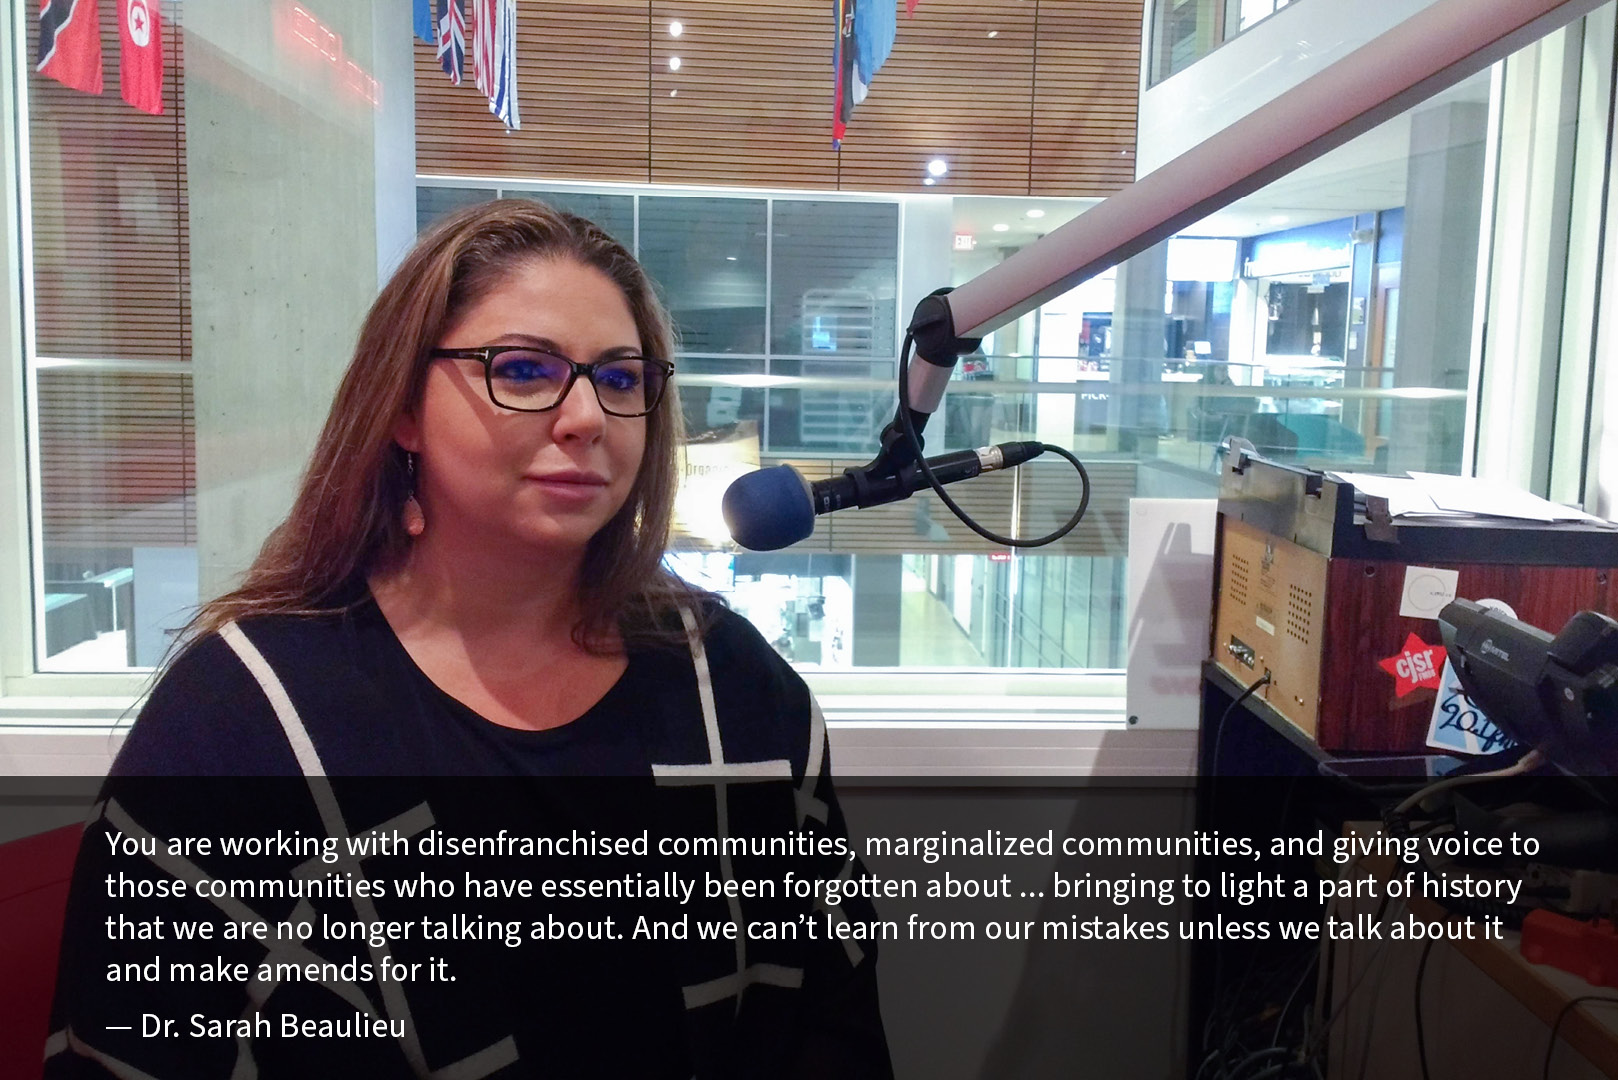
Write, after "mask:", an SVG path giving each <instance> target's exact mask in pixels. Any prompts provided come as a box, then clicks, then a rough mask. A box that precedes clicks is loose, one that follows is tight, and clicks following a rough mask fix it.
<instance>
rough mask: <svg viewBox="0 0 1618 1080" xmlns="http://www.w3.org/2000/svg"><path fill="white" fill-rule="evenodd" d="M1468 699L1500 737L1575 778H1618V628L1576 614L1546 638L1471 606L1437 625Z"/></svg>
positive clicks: (1462, 605) (1466, 603)
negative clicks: (1508, 738)
mask: <svg viewBox="0 0 1618 1080" xmlns="http://www.w3.org/2000/svg"><path fill="white" fill-rule="evenodd" d="M1438 625H1439V629H1440V630H1441V631H1442V633H1443V639H1444V648H1445V649H1446V650H1447V652H1448V659H1449V661H1450V663H1452V664H1454V665H1455V671H1456V674H1458V675H1459V676H1460V680H1461V685H1462V686H1464V687H1465V688H1466V693H1467V696H1468V697H1469V698H1470V699H1471V700H1472V702H1473V704H1475V705H1477V707H1478V708H1479V709H1481V710H1482V711H1483V712H1484V713H1485V714H1486V715H1488V716H1489V717H1490V719H1492V720H1493V721H1494V722H1495V724H1497V725H1498V726H1499V727H1500V728H1501V729H1502V730H1504V731H1505V733H1506V734H1507V735H1510V736H1511V737H1512V738H1514V739H1516V740H1517V741H1518V742H1520V743H1522V744H1523V745H1525V746H1531V747H1534V748H1535V749H1537V750H1539V751H1540V753H1542V754H1544V755H1545V757H1546V758H1548V759H1549V760H1550V761H1551V762H1552V763H1553V764H1555V765H1559V766H1561V767H1562V768H1564V769H1566V770H1568V771H1569V772H1572V773H1575V774H1578V775H1582V776H1591V775H1598V774H1604V775H1609V776H1610V775H1618V622H1614V621H1613V620H1612V619H1611V618H1609V617H1607V616H1606V615H1603V614H1601V613H1600V612H1597V611H1581V612H1579V613H1578V614H1576V615H1574V616H1573V617H1572V618H1571V619H1569V620H1568V622H1567V625H1565V626H1563V627H1562V629H1561V631H1560V632H1558V633H1557V634H1556V636H1555V637H1552V636H1551V635H1550V634H1548V633H1546V632H1545V631H1543V630H1541V629H1539V628H1538V627H1536V626H1530V625H1528V624H1527V623H1525V622H1520V621H1518V620H1517V619H1513V618H1511V617H1510V616H1508V615H1506V614H1505V613H1504V612H1502V611H1500V610H1499V609H1497V608H1490V607H1484V606H1482V605H1481V604H1476V603H1473V602H1472V601H1470V600H1460V599H1457V600H1454V601H1452V602H1451V603H1450V604H1448V605H1447V606H1446V607H1445V608H1444V610H1443V612H1442V613H1440V615H1439V617H1438Z"/></svg>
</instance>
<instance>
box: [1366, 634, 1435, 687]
mask: <svg viewBox="0 0 1618 1080" xmlns="http://www.w3.org/2000/svg"><path fill="white" fill-rule="evenodd" d="M1377 666H1378V667H1380V668H1381V669H1382V670H1383V671H1386V672H1387V673H1388V674H1389V675H1392V676H1393V677H1394V678H1395V679H1397V680H1398V682H1399V686H1398V689H1397V690H1396V691H1395V693H1394V696H1395V697H1404V696H1405V695H1406V694H1412V693H1414V692H1415V691H1417V690H1419V689H1421V688H1422V687H1423V686H1430V687H1432V688H1433V689H1435V690H1436V689H1438V685H1439V683H1440V682H1442V681H1443V680H1442V676H1443V671H1444V646H1442V645H1429V644H1427V643H1426V642H1425V641H1423V640H1421V638H1419V637H1417V636H1416V635H1415V634H1409V635H1407V636H1406V637H1405V647H1404V649H1403V650H1401V651H1400V652H1399V653H1398V654H1397V655H1395V656H1390V657H1388V658H1387V659H1386V660H1378V661H1377Z"/></svg>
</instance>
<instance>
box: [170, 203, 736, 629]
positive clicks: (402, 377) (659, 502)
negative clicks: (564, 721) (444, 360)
mask: <svg viewBox="0 0 1618 1080" xmlns="http://www.w3.org/2000/svg"><path fill="white" fill-rule="evenodd" d="M556 258H564V259H572V260H575V261H577V262H579V263H581V264H583V265H585V266H591V267H595V268H596V269H598V270H601V271H602V272H603V273H605V274H606V275H607V276H608V277H609V278H611V279H612V281H613V282H614V283H615V284H616V285H617V286H618V288H619V289H620V290H622V292H623V294H624V298H625V299H626V300H627V301H628V302H629V308H630V311H631V312H632V313H633V314H634V318H635V327H636V330H637V331H638V332H639V334H640V345H641V350H642V351H643V352H644V353H645V354H646V355H647V356H655V357H661V358H669V357H672V356H673V352H674V333H673V329H672V327H671V325H670V322H669V317H668V314H667V313H666V312H665V311H664V309H663V305H662V304H661V303H660V302H659V301H658V299H657V295H656V293H655V292H654V291H653V288H652V284H651V281H650V280H649V279H648V278H647V277H646V274H645V272H644V271H643V270H642V269H641V267H640V264H639V263H637V262H636V261H635V258H634V256H632V255H631V254H630V253H629V252H628V251H627V250H625V249H624V247H623V245H621V244H619V243H618V242H617V241H616V240H614V239H613V238H612V237H610V236H608V235H607V234H606V232H604V231H603V230H602V229H601V228H600V227H599V226H597V225H595V224H593V223H592V222H589V221H586V220H585V219H583V218H580V217H576V216H574V215H572V214H567V213H562V212H560V211H557V210H554V209H552V208H551V207H549V206H546V205H544V204H543V203H539V202H535V201H532V200H528V199H501V200H497V201H495V202H489V203H483V204H480V205H478V206H474V207H469V208H467V209H465V210H462V211H460V212H458V213H456V214H453V215H451V216H449V217H447V218H445V219H444V220H443V221H441V222H440V223H439V224H437V225H436V226H434V227H433V228H432V229H431V230H430V231H429V232H428V233H427V234H426V235H425V236H423V237H422V238H421V239H420V240H419V241H418V242H417V244H416V246H415V248H414V249H413V250H412V251H411V252H410V254H409V255H407V256H406V257H405V260H404V262H403V263H402V264H400V266H399V269H398V270H397V271H395V272H394V275H393V277H392V278H391V279H390V280H389V281H388V283H387V285H386V286H385V287H384V288H383V289H382V292H381V294H380V295H379V296H378V297H377V298H376V303H374V304H372V305H371V310H370V313H369V314H368V315H367V316H366V318H365V324H364V326H363V327H362V328H361V330H360V337H359V343H358V344H357V345H356V346H355V349H354V358H353V360H352V361H351V362H350V363H349V365H348V370H347V372H345V373H344V375H343V381H342V384H341V385H340V386H339V387H338V390H337V397H336V399H335V400H334V401H333V402H332V407H331V413H330V414H329V415H328V416H327V417H326V425H325V427H324V428H323V429H322V431H321V433H320V439H319V441H318V442H316V444H315V452H314V456H313V457H312V458H311V459H310V462H309V467H308V469H307V470H306V471H305V472H304V475H303V480H302V483H301V485H300V486H299V489H298V494H297V498H296V499H295V500H294V501H293V504H292V510H291V512H290V513H289V514H288V515H287V518H286V520H285V521H284V522H282V523H281V524H280V525H279V526H278V527H277V528H276V529H275V530H274V531H273V532H272V533H270V536H269V539H267V540H266V541H265V542H264V546H263V548H262V549H260V551H259V553H258V557H257V558H256V559H255V560H254V561H253V565H252V566H251V567H250V568H249V569H248V571H247V574H246V577H245V579H244V580H243V582H242V584H241V586H240V587H238V588H236V589H235V590H233V591H231V592H229V593H226V594H225V595H224V596H221V597H219V598H218V599H216V600H212V601H210V602H209V603H207V604H204V605H203V606H202V607H201V608H200V609H199V611H198V612H197V615H196V617H195V618H194V619H192V621H191V623H190V625H189V626H187V627H186V631H185V633H184V635H183V640H189V641H195V640H197V639H198V638H200V637H201V636H202V635H203V634H206V633H207V632H209V631H213V630H217V629H219V628H220V627H221V626H223V625H224V624H225V623H227V622H230V621H231V620H233V619H241V618H244V617H247V616H252V615H268V614H295V615H316V614H326V613H330V612H332V611H335V610H339V609H342V608H344V607H346V606H348V605H349V604H351V603H352V602H353V601H354V600H355V599H356V598H357V597H358V596H362V595H363V592H362V591H361V585H362V583H363V581H364V578H365V576H366V575H368V574H370V573H372V572H373V571H376V570H378V569H383V568H386V567H389V566H392V565H394V564H396V563H397V561H398V560H400V559H402V558H403V557H404V555H405V554H406V552H407V551H408V550H409V547H410V537H409V535H408V534H407V533H406V532H405V528H404V523H403V512H404V504H405V500H406V499H408V498H409V495H410V479H409V475H408V471H407V465H406V458H405V453H404V451H403V450H402V449H400V447H399V446H398V445H397V444H396V443H395V442H394V440H393V432H394V429H395V426H396V424H397V422H398V420H399V418H400V417H401V416H403V415H405V414H406V413H407V412H409V411H410V410H411V409H412V408H414V407H415V406H416V405H417V403H418V402H419V400H420V396H421V393H422V388H423V385H424V382H425V377H426V370H427V364H428V361H429V353H430V351H431V350H432V349H433V348H434V347H435V346H436V345H437V344H438V342H439V340H440V339H441V337H442V335H443V334H444V333H446V332H447V331H448V329H449V328H450V327H451V326H453V325H454V324H455V322H456V321H457V320H458V319H459V318H460V317H461V316H462V315H463V314H464V313H465V312H466V311H467V310H468V309H469V308H471V307H472V306H473V305H475V304H476V303H477V302H478V301H479V300H481V299H482V298H483V297H484V296H486V295H488V293H489V292H490V291H492V290H493V289H494V288H495V287H496V286H497V285H498V284H499V283H500V281H502V280H503V279H504V278H505V277H506V276H507V274H508V273H509V272H510V271H511V270H512V268H514V267H516V266H519V265H521V264H523V263H527V262H533V261H536V260H545V259H556ZM681 428H682V425H681V412H680V403H679V396H678V393H677V391H676V390H675V388H674V386H673V385H672V384H671V385H670V386H669V387H668V388H667V390H666V391H665V393H664V395H663V399H662V400H661V401H660V402H659V403H658V406H657V408H656V409H655V410H654V411H653V412H652V413H651V414H650V415H648V416H647V417H646V450H645V454H644V456H643V457H642V459H641V465H640V472H639V473H638V474H637V475H636V477H635V482H634V485H633V486H632V487H631V489H630V493H629V499H628V501H627V502H625V504H624V506H623V508H622V509H621V510H619V512H618V513H617V514H616V515H615V516H614V517H613V518H612V520H610V521H609V522H607V524H606V525H605V526H603V527H602V529H601V531H600V532H598V533H597V534H596V535H595V536H594V537H593V538H592V539H591V540H590V543H589V545H588V547H587V548H586V550H585V556H584V562H583V564H582V566H581V568H580V575H579V580H580V589H581V592H582V595H581V597H580V599H581V601H582V603H581V605H580V608H581V610H582V611H583V613H584V614H583V617H582V619H581V621H580V623H579V624H578V625H577V626H575V627H574V630H573V638H574V640H575V641H576V642H578V643H579V644H580V645H581V646H582V647H584V648H586V649H589V650H591V651H593V652H601V651H603V650H604V649H606V648H607V647H609V645H610V643H611V642H612V641H613V640H614V639H615V638H617V637H620V636H621V638H622V640H623V641H624V642H625V644H651V643H660V642H669V641H671V640H672V639H673V638H675V637H678V636H682V635H680V634H679V632H678V631H677V627H678V620H677V619H675V620H673V621H672V622H671V620H670V615H671V614H672V612H673V611H674V609H675V607H676V606H678V605H679V604H681V603H686V604H691V605H693V606H695V607H697V609H698V610H699V611H700V610H701V605H700V604H697V603H696V601H697V600H698V599H699V598H700V597H701V596H703V595H705V594H702V593H701V592H700V591H699V590H696V589H694V588H692V587H691V586H688V585H686V584H685V583H684V582H682V581H681V580H680V579H679V578H677V577H675V576H674V575H673V574H671V573H669V572H668V571H667V570H665V569H664V568H663V566H662V557H663V552H664V549H665V548H666V547H667V542H668V533H669V525H670V522H671V520H672V517H673V512H674V495H675V490H676V486H677V483H678V471H677V470H678V465H677V452H678V447H679V443H680V437H681Z"/></svg>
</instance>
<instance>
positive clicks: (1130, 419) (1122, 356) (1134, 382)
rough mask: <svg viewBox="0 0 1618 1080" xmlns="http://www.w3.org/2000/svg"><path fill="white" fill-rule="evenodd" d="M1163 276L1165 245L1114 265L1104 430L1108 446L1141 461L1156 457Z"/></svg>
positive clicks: (1166, 269) (1165, 278)
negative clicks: (1114, 296)
mask: <svg viewBox="0 0 1618 1080" xmlns="http://www.w3.org/2000/svg"><path fill="white" fill-rule="evenodd" d="M1168 273H1169V246H1168V242H1167V241H1164V242H1163V243H1161V244H1158V245H1157V246H1156V247H1152V248H1148V249H1147V250H1145V251H1143V252H1141V253H1140V254H1139V255H1136V256H1135V257H1134V258H1133V259H1130V260H1129V261H1127V262H1125V263H1122V264H1120V265H1119V267H1118V284H1117V289H1118V292H1117V300H1116V302H1115V303H1114V304H1113V308H1112V360H1111V362H1110V364H1109V370H1110V373H1111V380H1110V381H1111V386H1110V387H1109V390H1110V393H1111V395H1112V398H1111V400H1110V401H1109V402H1108V403H1107V418H1108V424H1107V426H1108V428H1109V429H1110V432H1109V436H1110V438H1109V442H1111V443H1112V444H1113V448H1115V449H1117V450H1120V451H1123V452H1124V453H1129V454H1138V455H1139V456H1141V457H1156V456H1157V436H1158V434H1159V433H1161V431H1162V428H1163V421H1164V416H1163V415H1162V413H1163V411H1164V407H1165V406H1164V400H1165V399H1164V397H1163V395H1162V393H1161V392H1160V391H1159V390H1157V389H1156V387H1157V385H1158V384H1160V383H1161V381H1162V380H1161V379H1160V378H1159V375H1160V374H1161V372H1162V370H1163V358H1164V338H1163V320H1164V315H1163V295H1164V292H1165V291H1166V290H1167V289H1168Z"/></svg>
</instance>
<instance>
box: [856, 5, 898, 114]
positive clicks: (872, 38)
mask: <svg viewBox="0 0 1618 1080" xmlns="http://www.w3.org/2000/svg"><path fill="white" fill-rule="evenodd" d="M896 11H897V9H896V8H895V7H894V5H893V4H888V3H882V4H877V3H867V4H860V5H859V7H857V8H855V10H854V72H855V78H856V81H857V82H858V84H859V85H860V86H861V87H864V88H869V87H870V85H871V80H872V79H874V78H875V77H876V73H877V70H878V69H879V68H881V67H882V65H883V64H885V63H887V61H888V56H889V55H890V54H891V53H892V52H893V42H894V39H895V38H896V37H897V36H898V33H899V23H898V16H897V14H896ZM864 98H865V94H864V92H863V91H862V92H861V94H860V100H864ZM855 104H856V105H857V104H859V102H858V101H856V102H855Z"/></svg>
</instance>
